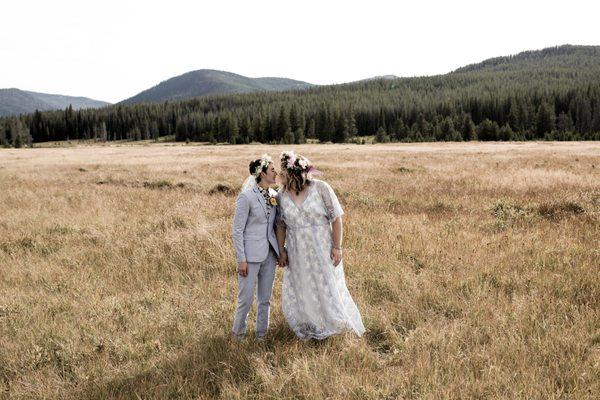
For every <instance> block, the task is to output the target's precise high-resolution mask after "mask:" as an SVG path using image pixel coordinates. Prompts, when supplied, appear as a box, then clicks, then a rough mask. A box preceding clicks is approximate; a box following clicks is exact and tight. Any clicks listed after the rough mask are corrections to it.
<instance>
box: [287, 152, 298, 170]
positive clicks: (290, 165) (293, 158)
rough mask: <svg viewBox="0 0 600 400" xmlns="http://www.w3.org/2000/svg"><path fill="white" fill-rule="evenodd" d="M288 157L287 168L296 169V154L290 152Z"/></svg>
mask: <svg viewBox="0 0 600 400" xmlns="http://www.w3.org/2000/svg"><path fill="white" fill-rule="evenodd" d="M287 155H288V157H289V158H288V162H287V167H288V168H294V163H295V162H296V153H294V150H292V151H289V152H288V153H287Z"/></svg>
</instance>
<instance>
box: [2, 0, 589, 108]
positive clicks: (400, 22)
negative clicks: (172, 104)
mask: <svg viewBox="0 0 600 400" xmlns="http://www.w3.org/2000/svg"><path fill="white" fill-rule="evenodd" d="M595 3H598V2H597V1H582V0H570V1H568V2H565V1H555V0H546V1H527V0H520V1H513V0H505V1H495V2H491V1H485V0H480V1H463V0H454V1H450V0H448V1H431V0H413V1H410V2H408V1H382V0H365V1H360V2H358V1H351V0H346V1H327V0H320V1H312V0H303V1H295V2H292V1H285V0H279V1H260V0H246V1H231V0H214V1H200V0H196V1H183V0H167V1H152V0H145V1H134V0H119V1H113V0H103V1H85V0H79V1H68V0H52V1H48V0H45V1H44V0H41V1H34V0H8V1H4V2H3V4H2V5H1V6H0V88H10V87H16V88H19V89H24V90H32V91H38V92H44V93H55V94H64V95H71V96H86V97H91V98H94V99H97V100H104V101H109V102H117V101H120V100H123V99H125V98H128V97H131V96H133V95H135V94H137V93H139V92H140V91H142V90H145V89H148V88H149V87H151V86H154V85H156V84H158V83H159V82H161V81H163V80H166V79H168V78H171V77H173V76H176V75H180V74H182V73H185V72H188V71H192V70H197V69H203V68H209V69H219V70H224V71H230V72H235V73H238V74H241V75H245V76H249V77H261V76H278V77H286V78H291V79H298V80H302V81H307V82H310V83H316V84H330V83H342V82H349V81H354V80H358V79H364V78H369V77H372V76H376V75H387V74H393V75H397V76H402V77H405V76H418V75H433V74H442V73H447V72H450V71H451V70H454V69H456V68H458V67H461V66H463V65H466V64H471V63H475V62H479V61H482V60H484V59H486V58H490V57H496V56H503V55H509V54H516V53H518V52H521V51H524V50H535V49H541V48H544V47H550V46H555V45H561V44H566V43H569V44H585V45H600V27H599V25H598V15H600V14H599V13H598V11H600V5H599V6H596V5H595ZM598 4H600V3H598Z"/></svg>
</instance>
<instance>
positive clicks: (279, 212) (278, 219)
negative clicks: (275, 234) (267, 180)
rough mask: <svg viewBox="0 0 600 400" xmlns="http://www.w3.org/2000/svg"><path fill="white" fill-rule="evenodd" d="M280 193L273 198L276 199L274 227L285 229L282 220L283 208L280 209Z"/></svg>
mask: <svg viewBox="0 0 600 400" xmlns="http://www.w3.org/2000/svg"><path fill="white" fill-rule="evenodd" d="M281 193H282V192H279V193H277V196H276V197H275V198H276V199H277V206H276V207H275V209H276V214H275V226H277V227H279V228H285V227H286V225H285V221H284V220H283V208H282V207H281V197H282V196H281Z"/></svg>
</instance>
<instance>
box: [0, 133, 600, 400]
mask: <svg viewBox="0 0 600 400" xmlns="http://www.w3.org/2000/svg"><path fill="white" fill-rule="evenodd" d="M289 148H290V146H287V147H282V146H260V145H248V146H192V145H187V146H186V145H172V144H171V145H170V144H154V145H153V144H147V145H121V146H97V147H94V146H76V147H72V148H34V149H18V150H17V149H0V204H1V205H2V213H1V215H0V398H15V399H16V398H32V399H33V398H56V399H71V398H73V399H75V398H77V399H80V398H94V399H104V398H123V399H135V398H184V399H188V398H189V399H192V398H200V399H208V398H259V399H262V398H264V399H267V398H269V399H275V398H277V399H279V398H288V399H292V398H305V399H311V400H314V399H321V398H333V399H395V398H406V399H417V398H426V399H444V398H461V399H462V398H479V399H482V398H505V399H513V398H531V399H571V398H573V399H591V398H594V397H595V396H597V395H598V393H600V378H599V376H600V375H599V374H600V266H599V264H600V261H599V260H600V246H599V243H600V143H598V142H587V143H552V142H549V143H510V144H501V143H464V144H459V143H454V144H452V143H448V144H431V143H430V144H414V145H413V144H410V145H409V144H403V145H362V146H361V145H303V146H291V148H294V149H295V150H296V151H297V152H299V153H301V154H304V155H306V156H307V157H308V158H310V159H311V160H312V161H313V162H314V163H315V164H316V166H317V167H318V168H319V169H320V170H321V171H323V172H324V173H325V176H324V177H323V179H325V180H327V181H328V182H329V183H330V184H331V185H332V186H333V187H334V189H335V190H336V192H337V193H338V195H339V198H340V201H341V203H342V205H343V207H344V209H345V212H346V217H345V221H344V224H345V225H344V232H345V241H344V246H345V252H344V264H345V269H346V280H347V284H348V287H349V289H350V292H351V293H352V295H353V297H354V300H355V301H356V303H357V305H358V307H359V309H360V311H361V313H362V316H363V320H364V323H365V326H366V328H367V333H366V334H365V336H364V337H363V338H357V337H355V336H353V335H351V334H348V335H345V336H339V337H334V338H331V339H329V340H326V341H324V342H314V341H309V342H302V341H298V340H296V339H295V337H294V336H293V334H292V333H291V332H290V331H289V329H288V327H287V325H286V323H285V320H284V319H283V316H282V314H281V308H280V302H279V300H280V297H281V291H280V285H281V271H278V273H277V277H276V283H275V292H274V298H273V302H272V303H273V311H272V325H271V329H270V338H269V340H268V341H267V342H265V343H257V342H255V341H254V340H253V339H249V340H247V341H246V342H243V343H241V344H238V343H235V342H231V341H230V340H229V331H230V327H231V322H232V317H233V312H234V308H235V296H236V290H237V283H236V274H235V258H234V253H233V248H232V244H231V239H230V231H231V220H232V217H233V212H234V202H235V196H236V194H237V190H238V188H239V186H240V185H241V183H242V181H243V179H244V178H245V177H246V173H247V165H248V162H249V160H250V159H252V158H253V157H256V156H260V154H262V153H264V152H269V153H270V154H271V155H272V156H273V157H277V156H278V155H279V153H280V152H281V151H282V150H284V149H289ZM218 185H222V186H218ZM228 187H230V188H232V189H233V191H232V192H231V193H230V192H228V191H227V188H228ZM250 320H251V323H250V329H253V327H254V312H253V313H252V314H251V316H250Z"/></svg>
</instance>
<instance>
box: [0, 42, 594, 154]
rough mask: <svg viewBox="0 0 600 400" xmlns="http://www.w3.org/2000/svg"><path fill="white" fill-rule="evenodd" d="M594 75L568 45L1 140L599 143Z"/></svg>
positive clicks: (29, 127) (48, 128) (37, 128)
mask: <svg viewBox="0 0 600 400" xmlns="http://www.w3.org/2000/svg"><path fill="white" fill-rule="evenodd" d="M599 77H600V46H568V45H567V46H560V47H554V48H548V49H544V50H539V51H527V52H524V53H520V54H518V55H515V56H510V57H499V58H494V59H490V60H486V61H483V62H482V63H479V64H474V65H470V66H466V67H464V68H460V69H458V70H456V71H454V72H451V73H448V74H445V75H438V76H430V77H417V78H398V79H379V80H366V81H360V82H356V83H350V84H343V85H330V86H320V87H314V88H311V89H307V90H304V91H287V92H266V93H249V94H234V95H223V96H212V97H203V98H198V99H193V100H186V101H177V102H164V103H160V104H134V105H116V106H112V107H106V108H102V109H98V110H81V111H75V110H73V109H71V108H68V109H66V110H64V111H55V112H36V113H34V114H30V115H27V116H24V117H21V118H20V119H16V118H12V119H3V120H0V126H1V127H2V128H0V141H2V142H3V143H4V144H11V143H14V142H15V140H16V139H15V138H17V137H20V136H21V135H22V138H21V139H18V141H19V142H20V143H24V142H27V141H29V140H30V139H31V140H33V141H34V142H37V141H47V140H65V139H80V138H83V139H87V138H96V139H99V140H123V139H132V140H139V139H157V138H158V137H160V136H164V135H175V137H176V139H177V140H180V141H185V140H192V141H209V142H229V143H248V142H251V141H260V142H269V143H270V142H284V143H302V142H304V141H306V139H307V138H315V139H318V140H320V141H322V142H327V141H333V142H345V141H349V140H357V139H358V140H360V137H361V136H365V135H376V140H378V141H381V142H386V141H436V140H438V141H439V140H451V141H460V140H477V139H478V140H529V139H554V140H599V139H600V80H599Z"/></svg>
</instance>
